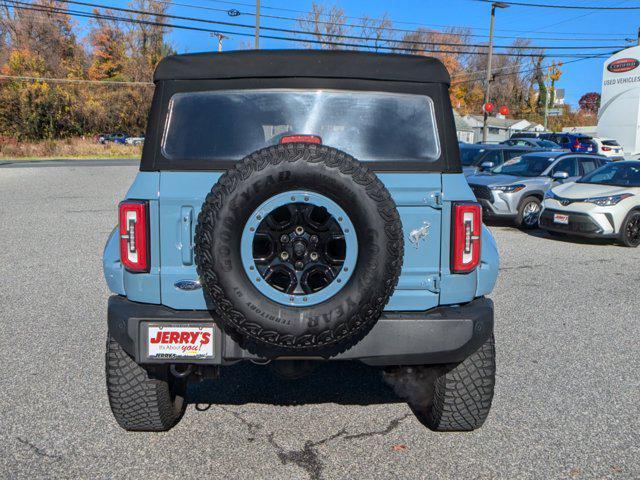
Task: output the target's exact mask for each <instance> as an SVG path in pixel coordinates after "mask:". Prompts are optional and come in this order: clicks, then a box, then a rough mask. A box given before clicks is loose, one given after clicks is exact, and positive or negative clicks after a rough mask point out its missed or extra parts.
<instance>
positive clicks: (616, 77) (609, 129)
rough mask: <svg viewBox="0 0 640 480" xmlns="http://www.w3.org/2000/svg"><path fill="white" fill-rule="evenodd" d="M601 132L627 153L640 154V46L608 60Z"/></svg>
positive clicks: (601, 115)
mask: <svg viewBox="0 0 640 480" xmlns="http://www.w3.org/2000/svg"><path fill="white" fill-rule="evenodd" d="M597 131H598V136H599V137H603V138H613V139H616V140H617V141H618V142H619V143H620V145H622V147H623V148H624V151H625V153H626V154H628V155H637V154H640V46H638V47H631V48H627V49H625V50H621V51H620V52H618V53H616V54H614V55H613V56H611V57H610V58H609V59H608V60H607V61H606V62H605V63H604V68H603V74H602V98H601V101H600V111H599V112H598V129H597Z"/></svg>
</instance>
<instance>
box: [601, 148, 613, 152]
mask: <svg viewBox="0 0 640 480" xmlns="http://www.w3.org/2000/svg"><path fill="white" fill-rule="evenodd" d="M602 151H603V152H610V151H611V147H602Z"/></svg>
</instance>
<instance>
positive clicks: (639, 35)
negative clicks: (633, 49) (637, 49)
mask: <svg viewBox="0 0 640 480" xmlns="http://www.w3.org/2000/svg"><path fill="white" fill-rule="evenodd" d="M638 45H640V27H638Z"/></svg>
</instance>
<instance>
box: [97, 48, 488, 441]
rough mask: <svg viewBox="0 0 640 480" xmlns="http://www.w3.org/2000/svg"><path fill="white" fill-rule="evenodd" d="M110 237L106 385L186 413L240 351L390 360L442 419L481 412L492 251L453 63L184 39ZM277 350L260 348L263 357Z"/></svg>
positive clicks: (131, 423) (141, 409)
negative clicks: (197, 389)
mask: <svg viewBox="0 0 640 480" xmlns="http://www.w3.org/2000/svg"><path fill="white" fill-rule="evenodd" d="M154 80H155V85H156V88H155V93H154V97H153V102H152V106H151V112H150V115H149V122H148V127H147V132H146V141H145V144H144V150H143V153H142V160H141V164H140V171H139V173H138V174H137V176H136V178H135V180H134V181H133V185H132V186H131V188H130V189H129V191H128V192H127V194H126V197H125V198H124V200H123V201H122V202H121V203H120V206H119V225H118V227H117V228H116V229H115V230H114V232H113V233H112V234H111V236H110V237H109V239H108V241H107V245H106V247H105V251H104V273H105V277H106V281H107V284H108V286H109V288H110V290H111V291H112V292H113V296H111V297H110V299H109V306H108V338H107V352H106V377H107V391H108V395H109V401H110V404H111V409H112V411H113V414H114V416H115V418H116V420H117V421H118V423H119V424H120V425H121V426H122V427H123V428H125V429H127V430H143V431H162V430H168V429H170V428H171V427H173V426H174V425H175V424H176V423H177V422H178V421H179V420H180V418H181V417H182V415H183V413H184V411H185V408H186V403H187V402H186V392H187V385H188V384H189V382H195V381H198V380H201V379H206V378H216V375H217V373H218V372H219V369H220V368H223V367H225V366H228V365H231V364H234V363H236V362H241V361H252V362H254V363H259V364H264V365H269V366H270V368H273V369H275V370H276V371H277V372H280V373H282V374H288V375H290V376H295V375H298V374H301V373H305V372H307V371H308V370H309V366H310V365H311V366H312V365H317V364H319V363H320V362H333V361H345V360H350V361H359V362H364V363H365V364H368V365H372V366H379V367H384V371H385V376H386V378H387V379H388V380H389V381H390V382H392V383H393V385H394V387H395V388H396V391H397V392H398V393H399V394H400V395H401V396H404V397H406V398H407V401H408V402H409V404H410V406H411V407H412V409H413V411H414V412H415V413H416V415H417V417H418V418H419V419H420V421H421V422H422V423H423V424H424V425H426V426H427V427H428V428H430V429H432V430H437V431H466V430H473V429H475V428H478V427H480V426H481V425H482V423H483V422H484V421H485V419H486V417H487V415H488V413H489V408H490V406H491V400H492V397H493V389H494V382H495V352H494V339H493V303H492V302H491V300H489V299H487V298H485V295H487V294H489V293H490V292H491V290H492V289H493V287H494V284H495V282H496V277H497V274H498V253H497V249H496V245H495V242H494V240H493V238H492V236H491V234H490V233H489V231H488V230H487V229H486V228H485V227H484V226H483V224H482V212H481V208H480V205H479V204H478V203H476V199H475V197H474V195H473V193H472V191H471V189H470V188H469V186H468V184H467V182H466V180H465V177H464V175H463V174H462V170H461V165H460V158H459V149H458V141H457V138H456V132H455V126H454V119H453V113H452V109H451V104H450V100H449V91H448V89H449V83H450V78H449V75H448V73H447V71H446V69H445V68H444V66H443V65H442V64H441V63H440V62H439V61H438V60H436V59H432V58H427V57H421V56H408V55H381V54H373V53H364V52H325V51H308V50H305V51H298V50H278V51H239V52H230V53H223V54H210V53H203V54H189V55H177V56H172V57H168V58H166V59H164V60H163V61H162V62H160V64H159V65H158V67H157V70H156V73H155V78H154ZM265 368H266V367H265Z"/></svg>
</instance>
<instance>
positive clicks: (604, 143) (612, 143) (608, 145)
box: [602, 140, 620, 147]
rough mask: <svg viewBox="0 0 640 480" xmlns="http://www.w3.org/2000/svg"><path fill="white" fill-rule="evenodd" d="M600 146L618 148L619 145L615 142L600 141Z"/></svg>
mask: <svg viewBox="0 0 640 480" xmlns="http://www.w3.org/2000/svg"><path fill="white" fill-rule="evenodd" d="M602 144H603V145H606V146H607V147H619V146H620V144H619V143H618V142H616V141H615V140H602Z"/></svg>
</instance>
